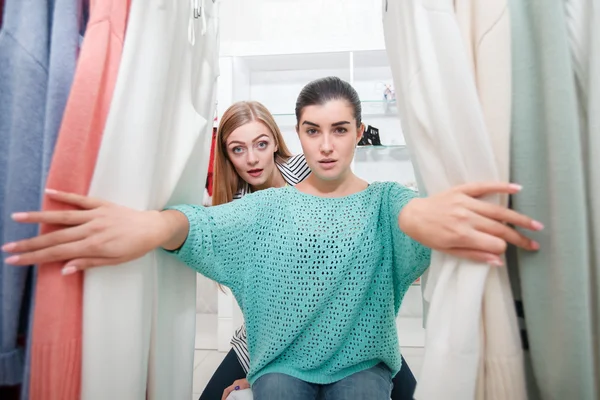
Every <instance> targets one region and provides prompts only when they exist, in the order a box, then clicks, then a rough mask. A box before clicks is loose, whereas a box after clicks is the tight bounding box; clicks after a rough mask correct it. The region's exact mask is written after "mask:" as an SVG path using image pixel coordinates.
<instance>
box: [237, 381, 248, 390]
mask: <svg viewBox="0 0 600 400" xmlns="http://www.w3.org/2000/svg"><path fill="white" fill-rule="evenodd" d="M233 386H234V389H235V387H236V386H237V387H239V390H242V389H248V388H249V387H250V383H249V382H248V380H247V379H239V380H237V381H235V382H233Z"/></svg>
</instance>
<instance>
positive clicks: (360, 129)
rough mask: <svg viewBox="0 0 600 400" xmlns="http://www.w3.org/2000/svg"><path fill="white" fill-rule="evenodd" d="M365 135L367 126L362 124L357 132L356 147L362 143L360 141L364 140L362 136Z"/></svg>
mask: <svg viewBox="0 0 600 400" xmlns="http://www.w3.org/2000/svg"><path fill="white" fill-rule="evenodd" d="M364 133H365V124H360V126H359V127H358V129H357V130H356V145H358V142H360V139H362V136H363V134H364Z"/></svg>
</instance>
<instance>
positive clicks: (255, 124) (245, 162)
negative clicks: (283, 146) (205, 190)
mask: <svg viewBox="0 0 600 400" xmlns="http://www.w3.org/2000/svg"><path fill="white" fill-rule="evenodd" d="M226 146H227V155H228V157H229V160H231V163H232V164H233V167H234V168H235V170H236V172H237V173H238V175H239V176H240V177H241V178H242V179H243V180H244V181H246V182H248V184H249V185H250V186H252V187H261V186H263V185H265V183H266V182H267V181H268V180H269V178H270V177H271V176H273V173H274V169H275V168H276V166H275V154H274V153H275V152H276V151H277V146H276V144H275V139H274V137H273V134H272V133H271V131H270V130H269V128H267V126H266V125H264V124H263V123H262V122H260V121H252V122H249V123H247V124H246V125H242V126H240V127H239V128H237V129H236V130H234V131H233V132H231V134H230V135H229V137H228V138H227V141H226Z"/></svg>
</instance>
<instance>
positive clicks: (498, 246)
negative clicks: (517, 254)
mask: <svg viewBox="0 0 600 400" xmlns="http://www.w3.org/2000/svg"><path fill="white" fill-rule="evenodd" d="M451 242H452V243H453V244H452V245H451V246H448V247H449V248H451V249H452V248H461V249H469V250H477V251H482V252H485V253H491V254H496V255H500V254H502V253H504V252H505V251H506V242H505V241H504V240H503V239H501V238H498V237H496V236H493V235H490V234H488V233H484V232H480V231H478V230H476V229H474V228H473V227H470V228H468V230H467V231H465V232H460V233H459V234H458V235H456V237H454V238H453V239H452V241H451Z"/></svg>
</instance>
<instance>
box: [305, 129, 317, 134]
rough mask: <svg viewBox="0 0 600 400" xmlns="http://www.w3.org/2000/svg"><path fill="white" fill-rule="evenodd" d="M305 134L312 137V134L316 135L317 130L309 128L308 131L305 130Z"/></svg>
mask: <svg viewBox="0 0 600 400" xmlns="http://www.w3.org/2000/svg"><path fill="white" fill-rule="evenodd" d="M306 133H307V134H308V135H314V134H316V133H317V130H316V129H314V128H309V129H307V130H306Z"/></svg>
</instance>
